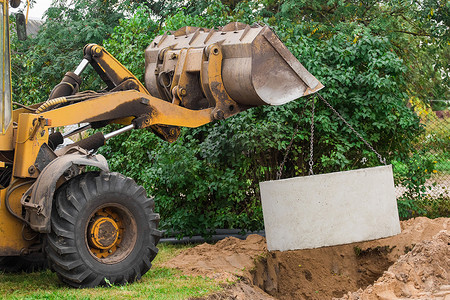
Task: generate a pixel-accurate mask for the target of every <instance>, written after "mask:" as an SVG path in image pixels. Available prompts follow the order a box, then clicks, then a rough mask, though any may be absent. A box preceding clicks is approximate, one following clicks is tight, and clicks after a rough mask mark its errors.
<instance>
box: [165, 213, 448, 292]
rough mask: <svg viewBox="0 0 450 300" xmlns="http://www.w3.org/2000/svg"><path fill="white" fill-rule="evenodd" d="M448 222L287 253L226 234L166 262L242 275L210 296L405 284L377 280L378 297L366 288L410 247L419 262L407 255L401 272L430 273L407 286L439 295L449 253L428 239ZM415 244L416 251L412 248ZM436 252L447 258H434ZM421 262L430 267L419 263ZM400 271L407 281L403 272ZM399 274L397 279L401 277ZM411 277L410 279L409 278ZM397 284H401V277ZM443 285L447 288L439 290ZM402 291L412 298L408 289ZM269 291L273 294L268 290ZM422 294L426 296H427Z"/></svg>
mask: <svg viewBox="0 0 450 300" xmlns="http://www.w3.org/2000/svg"><path fill="white" fill-rule="evenodd" d="M449 225H450V219H449V218H439V219H434V220H430V219H427V218H416V219H412V220H408V221H404V222H401V226H402V232H401V233H400V234H398V235H396V236H394V237H390V238H385V239H379V240H375V241H369V242H362V243H353V244H348V245H341V246H332V247H323V248H318V249H307V250H295V251H286V252H279V251H273V252H268V251H267V249H266V243H265V239H264V238H262V237H260V236H257V235H252V236H249V237H248V238H247V240H244V241H243V240H239V239H235V238H227V239H225V240H223V241H220V242H218V243H216V244H215V245H210V244H202V245H199V246H197V247H194V248H192V249H189V250H186V251H185V252H183V253H182V254H180V255H179V256H177V257H175V258H174V259H172V260H170V261H169V262H167V263H166V264H165V266H167V267H171V268H178V269H181V270H182V271H183V273H185V274H188V275H202V276H208V277H210V278H214V279H216V280H219V281H221V282H224V283H226V282H230V281H235V280H236V279H241V281H240V282H239V283H238V284H236V285H234V286H231V287H229V288H227V289H225V290H224V291H223V292H221V293H218V294H215V295H212V296H210V298H208V299H266V298H263V296H261V294H259V293H260V292H262V291H261V290H259V289H257V288H256V287H259V288H261V289H262V290H264V291H265V292H267V293H268V294H270V295H271V296H273V297H275V298H277V299H331V298H333V297H343V296H344V295H347V296H346V297H353V298H350V299H358V298H357V297H360V296H361V298H360V299H383V298H378V296H375V295H378V294H377V293H378V292H379V291H381V290H383V288H386V289H391V288H392V289H394V290H395V292H393V293H394V294H393V295H397V294H398V290H399V289H400V290H401V289H402V288H399V287H398V285H395V284H393V283H390V284H386V285H384V287H380V288H379V289H381V290H378V288H375V287H376V286H378V285H376V284H374V286H373V287H372V289H375V292H373V294H370V295H372V296H373V297H372V296H370V297H369V296H367V297H368V298H365V297H366V296H365V295H366V294H367V295H369V292H366V291H363V289H365V288H366V287H367V286H369V285H371V284H373V283H374V282H375V281H376V280H377V279H378V278H380V277H381V276H382V275H383V273H384V272H385V271H386V270H388V268H389V266H391V265H392V264H394V263H395V262H396V261H397V260H399V258H400V256H402V255H404V254H405V253H408V252H409V253H410V254H409V256H411V257H415V258H417V260H416V262H417V265H413V264H412V261H409V260H407V262H405V263H404V266H405V268H406V266H410V267H411V269H405V270H404V271H402V272H403V273H401V274H406V276H410V277H408V278H416V277H417V278H422V277H423V278H426V280H425V282H427V283H424V285H421V284H420V283H419V282H417V283H416V282H415V281H411V282H412V283H411V284H412V285H408V288H405V290H407V291H409V293H410V295H419V296H420V297H422V294H420V293H425V294H423V295H434V294H437V295H440V294H439V293H445V289H446V287H445V286H443V287H442V284H445V282H447V284H448V283H449V277H448V273H444V272H438V271H434V273H433V272H432V271H433V270H435V269H436V268H438V267H439V264H440V267H441V268H444V270H448V269H449V263H448V257H449V256H448V252H447V254H446V256H445V255H444V253H443V252H442V251H440V250H439V251H438V250H429V251H428V250H427V249H428V248H429V247H431V245H432V244H430V243H433V241H434V243H435V244H439V243H440V242H438V241H437V240H436V241H435V240H433V241H432V242H429V243H426V242H423V241H426V240H428V241H429V240H431V239H432V237H433V236H434V235H436V234H437V233H439V232H440V231H441V230H444V232H445V230H448V229H450V228H449V227H450V226H449ZM439 240H442V238H441V239H439ZM442 243H445V242H442ZM442 243H441V244H442ZM416 244H417V245H416ZM439 245H440V244H439ZM442 245H444V244H442ZM414 246H416V247H414ZM413 248H414V251H412V252H410V251H411V250H412V249H413ZM447 248H448V245H447ZM417 249H421V250H417ZM417 251H419V252H420V253H422V252H423V251H425V252H423V253H424V254H423V256H424V257H426V255H428V259H429V261H427V260H425V259H418V257H419V256H418V254H416V255H414V256H413V253H419V252H417ZM426 251H428V252H426ZM447 251H448V249H447ZM436 255H438V256H442V257H439V258H438V257H435V256H436ZM420 257H422V256H420ZM441 258H442V259H441ZM402 259H405V258H404V257H402V258H401V259H400V260H399V262H400V261H402ZM446 259H447V260H446ZM433 261H435V263H434V262H433ZM430 262H433V263H430ZM421 264H424V265H426V266H423V267H422V268H420V267H419V265H421ZM393 267H394V266H393ZM406 270H415V271H416V272H417V274H416V275H414V274H415V273H414V274H413V273H411V272H409V273H408V272H406ZM389 272H391V271H389ZM389 272H387V273H386V274H388V275H386V274H385V275H383V277H384V276H390V275H389V274H391V273H392V274H395V275H394V276H396V275H398V274H397V273H395V272H397V269H394V271H392V272H391V273H389ZM399 272H400V271H399ZM399 274H400V273H399ZM398 276H400V277H399V278H400V279H401V280H403V278H404V275H398ZM402 276H403V277H402ZM430 276H431V277H433V278H434V277H439V276H440V277H439V278H440V279H429V278H431V277H430ZM383 277H381V278H383ZM441 277H442V278H441ZM381 278H380V280H381ZM389 278H390V277H389ZM395 278H397V277H395ZM400 279H396V280H397V281H400ZM408 280H409V279H408ZM408 280H407V282H410V281H408ZM411 280H412V279H411ZM389 282H391V281H389ZM430 282H433V283H432V284H431V287H430V286H429V285H430ZM251 284H253V285H254V286H251ZM396 284H400V283H398V282H396ZM255 286H256V287H255ZM410 286H413V287H414V288H415V289H417V290H418V292H416V291H414V290H412V289H411V287H410ZM440 288H442V289H443V290H439V289H440ZM358 289H360V290H359V291H358V292H357V293H354V294H352V293H348V292H349V291H357V290H358ZM408 289H409V290H408ZM383 291H386V290H383ZM413 291H414V293H413ZM358 293H359V294H358ZM364 293H366V294H364ZM426 293H428V294H426ZM433 293H434V294H433ZM263 295H264V294H263ZM398 295H401V297H409V296H407V295H409V294H408V293H407V292H405V293H403V294H401V293H400V294H398ZM265 296H267V297H269V295H267V294H265ZM211 297H218V298H211ZM423 297H425V298H426V296H423ZM425 298H424V299H425ZM384 299H391V298H389V297H388V298H384ZM393 299H395V298H393Z"/></svg>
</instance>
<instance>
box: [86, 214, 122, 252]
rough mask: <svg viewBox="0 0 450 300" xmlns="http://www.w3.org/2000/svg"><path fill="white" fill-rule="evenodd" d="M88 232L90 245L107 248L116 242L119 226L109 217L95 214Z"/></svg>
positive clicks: (101, 248)
mask: <svg viewBox="0 0 450 300" xmlns="http://www.w3.org/2000/svg"><path fill="white" fill-rule="evenodd" d="M88 233H89V234H88V242H89V244H91V246H92V247H94V248H96V249H99V250H107V249H110V248H111V247H113V246H114V245H115V244H116V243H117V240H118V238H119V226H118V224H117V222H116V221H115V220H114V219H113V218H111V217H108V216H97V217H96V218H94V220H93V222H92V223H91V224H90V226H89V229H88Z"/></svg>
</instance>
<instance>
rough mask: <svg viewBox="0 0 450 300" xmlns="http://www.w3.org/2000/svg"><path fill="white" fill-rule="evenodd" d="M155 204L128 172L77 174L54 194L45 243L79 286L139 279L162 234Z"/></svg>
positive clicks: (62, 274)
mask: <svg viewBox="0 0 450 300" xmlns="http://www.w3.org/2000/svg"><path fill="white" fill-rule="evenodd" d="M154 206H155V203H154V201H153V199H150V198H147V196H146V192H145V190H144V188H143V187H142V186H138V185H137V184H136V183H135V182H134V181H133V180H132V179H131V178H128V177H125V176H124V175H121V174H118V173H104V172H102V173H98V172H89V173H84V174H81V175H79V176H77V177H74V178H72V179H71V180H69V181H68V182H66V183H64V184H63V185H62V186H61V187H60V188H59V189H58V190H57V192H56V194H55V199H54V203H53V209H52V215H51V228H52V229H51V233H49V234H48V235H47V247H46V253H47V257H48V259H49V263H50V266H51V267H52V268H53V270H54V271H55V272H56V273H57V274H58V276H59V278H60V279H61V280H62V281H63V282H65V283H67V284H69V285H71V286H73V287H77V288H85V287H95V286H98V285H105V284H108V285H109V284H125V283H131V282H133V281H135V280H138V279H140V278H141V276H142V275H144V274H145V273H146V272H147V271H148V270H149V269H150V268H151V262H152V260H153V259H154V258H155V256H156V254H157V253H158V248H156V245H157V243H158V242H159V239H160V237H161V235H162V233H161V232H160V231H158V230H157V227H158V223H159V215H158V214H156V213H155V212H154ZM105 224H106V225H105ZM97 229H98V230H97ZM105 247H106V248H108V247H110V248H109V249H106V248H105ZM103 248H105V249H103Z"/></svg>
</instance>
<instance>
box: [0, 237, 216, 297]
mask: <svg viewBox="0 0 450 300" xmlns="http://www.w3.org/2000/svg"><path fill="white" fill-rule="evenodd" d="M190 247H192V246H178V245H165V244H162V245H160V246H159V248H160V251H159V254H158V255H157V256H156V259H155V260H154V262H153V267H152V269H151V270H150V271H149V272H148V273H147V274H145V275H144V276H143V277H142V279H141V280H140V281H139V282H135V283H132V284H128V285H124V286H112V287H99V288H94V289H74V288H70V287H68V286H67V285H65V284H63V283H62V282H60V281H59V280H58V277H57V276H56V274H55V273H52V272H51V271H48V270H47V271H44V272H36V273H28V274H25V273H23V274H13V275H11V274H0V298H1V299H61V298H63V299H186V298H189V297H199V296H205V295H207V294H210V293H212V292H214V291H218V290H220V289H221V288H220V286H219V283H217V282H214V281H213V280H211V279H208V278H204V277H200V276H196V277H194V276H184V275H182V274H181V271H178V270H175V269H169V268H164V267H162V266H161V264H162V263H163V262H165V261H167V260H169V259H170V258H172V257H174V256H176V255H177V254H178V253H180V252H181V251H182V250H184V249H187V248H190Z"/></svg>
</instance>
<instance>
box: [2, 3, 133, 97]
mask: <svg viewBox="0 0 450 300" xmlns="http://www.w3.org/2000/svg"><path fill="white" fill-rule="evenodd" d="M115 3H117V1H103V0H97V1H82V0H77V1H73V2H72V3H71V4H70V5H69V4H68V3H67V1H64V0H57V1H54V2H53V5H52V7H50V8H49V9H48V11H47V13H46V20H45V23H44V24H43V25H42V27H41V28H40V31H39V33H38V35H37V36H36V37H35V38H32V37H29V38H28V39H27V40H26V41H23V42H21V41H18V40H17V39H15V37H13V38H14V39H13V40H12V45H11V50H12V51H11V52H12V63H11V65H12V70H13V72H12V79H13V96H14V99H16V101H18V102H21V103H25V104H30V103H36V102H42V101H45V100H47V98H48V95H49V93H50V91H51V89H52V88H53V87H54V86H55V85H56V84H58V83H59V82H60V80H61V79H62V78H63V76H64V74H65V73H66V72H67V71H73V70H74V69H75V67H76V66H77V65H78V63H79V62H80V61H81V59H82V58H83V47H84V46H85V45H86V44H88V43H98V44H101V43H102V41H103V39H105V38H108V36H109V35H110V34H111V32H112V31H113V29H114V27H115V26H116V25H118V24H119V20H120V19H121V18H122V17H123V16H124V14H123V13H122V12H121V11H118V10H117V9H115ZM84 75H85V82H86V83H87V84H86V85H84V86H83V88H84V89H91V88H92V89H96V88H99V86H100V80H99V79H96V77H94V76H93V71H92V70H89V71H87V74H84Z"/></svg>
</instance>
